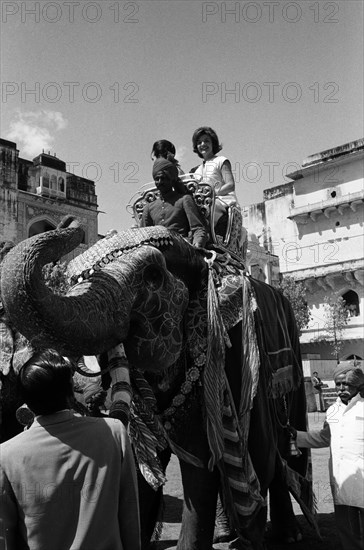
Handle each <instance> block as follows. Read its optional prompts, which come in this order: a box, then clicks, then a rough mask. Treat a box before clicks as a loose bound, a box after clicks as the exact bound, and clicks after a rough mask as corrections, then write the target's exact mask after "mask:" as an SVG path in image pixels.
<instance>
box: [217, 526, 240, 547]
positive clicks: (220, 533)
mask: <svg viewBox="0 0 364 550" xmlns="http://www.w3.org/2000/svg"><path fill="white" fill-rule="evenodd" d="M234 539H236V533H235V531H233V530H232V529H230V527H229V526H228V525H227V526H226V527H225V528H224V527H215V531H214V544H216V543H217V542H231V541H232V540H234Z"/></svg>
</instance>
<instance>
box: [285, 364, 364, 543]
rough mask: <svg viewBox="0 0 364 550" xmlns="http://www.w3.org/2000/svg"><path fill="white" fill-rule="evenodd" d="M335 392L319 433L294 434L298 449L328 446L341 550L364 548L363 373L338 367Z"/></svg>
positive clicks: (353, 368) (346, 367) (335, 374)
mask: <svg viewBox="0 0 364 550" xmlns="http://www.w3.org/2000/svg"><path fill="white" fill-rule="evenodd" d="M334 381H335V386H336V389H337V392H338V398H337V400H336V402H335V403H334V404H333V405H331V407H329V408H328V409H327V413H326V420H325V422H324V425H323V427H322V429H321V430H315V431H310V432H302V431H297V432H295V431H294V432H295V434H296V435H297V445H298V447H306V448H307V447H308V448H318V447H328V446H330V461H329V472H330V485H331V491H332V495H333V499H334V509H335V521H336V525H337V529H338V533H339V537H340V541H341V544H342V548H343V550H363V548H364V373H363V371H362V370H361V369H359V368H355V367H352V366H341V365H339V366H338V367H337V368H336V370H335V372H334Z"/></svg>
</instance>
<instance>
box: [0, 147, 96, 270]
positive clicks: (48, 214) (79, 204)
mask: <svg viewBox="0 0 364 550" xmlns="http://www.w3.org/2000/svg"><path fill="white" fill-rule="evenodd" d="M66 214H71V215H74V216H76V217H77V218H78V219H79V220H80V221H81V223H82V224H83V227H84V229H85V238H84V241H83V243H82V244H81V245H80V246H79V247H78V248H77V249H76V250H75V251H73V252H72V253H71V254H70V255H68V258H69V259H70V258H72V257H74V256H75V255H77V254H79V253H80V252H81V251H82V250H84V249H85V248H88V247H89V246H90V245H92V244H93V243H95V242H96V241H97V239H98V235H97V196H96V193H95V184H94V182H93V181H91V180H88V179H85V178H82V177H79V176H76V175H75V174H71V173H69V172H67V170H66V163H65V162H64V161H63V160H60V159H59V158H57V157H56V156H55V155H51V154H50V153H44V152H43V153H41V154H39V155H38V156H37V157H35V158H34V159H33V160H32V161H30V160H26V159H23V158H21V157H19V151H18V149H17V147H16V143H13V142H12V141H7V140H5V139H0V241H12V242H14V243H15V244H16V243H18V242H20V241H22V240H24V239H27V238H28V237H32V236H33V235H36V234H38V233H42V232H44V231H49V230H51V229H54V228H55V227H56V226H57V224H58V223H59V222H60V221H61V219H62V218H63V217H64V216H65V215H66Z"/></svg>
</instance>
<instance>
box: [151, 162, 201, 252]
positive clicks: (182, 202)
mask: <svg viewBox="0 0 364 550" xmlns="http://www.w3.org/2000/svg"><path fill="white" fill-rule="evenodd" d="M153 179H154V181H155V185H156V187H157V189H158V191H159V193H160V198H158V199H156V200H155V201H153V202H150V203H147V204H146V205H145V207H144V209H143V214H142V222H141V225H142V227H148V226H153V225H163V226H164V227H168V229H171V230H173V231H176V232H177V233H179V234H180V235H182V236H183V237H186V238H190V239H191V240H192V244H193V245H194V246H196V247H198V248H200V247H204V246H205V244H206V242H207V230H206V224H205V222H204V220H203V219H202V216H201V215H200V213H199V211H198V208H197V206H196V203H195V201H194V200H193V198H192V196H191V195H182V194H181V193H179V192H177V191H176V190H175V185H176V182H177V181H178V171H177V168H176V166H175V165H174V164H173V163H172V162H170V161H169V160H166V159H164V158H159V159H157V160H156V161H155V163H154V165H153Z"/></svg>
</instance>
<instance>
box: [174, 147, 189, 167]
mask: <svg viewBox="0 0 364 550" xmlns="http://www.w3.org/2000/svg"><path fill="white" fill-rule="evenodd" d="M186 153H187V147H185V146H184V145H182V146H181V147H176V159H177V160H178V161H179V163H180V164H181V165H182V164H183V161H184V159H185V156H186Z"/></svg>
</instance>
